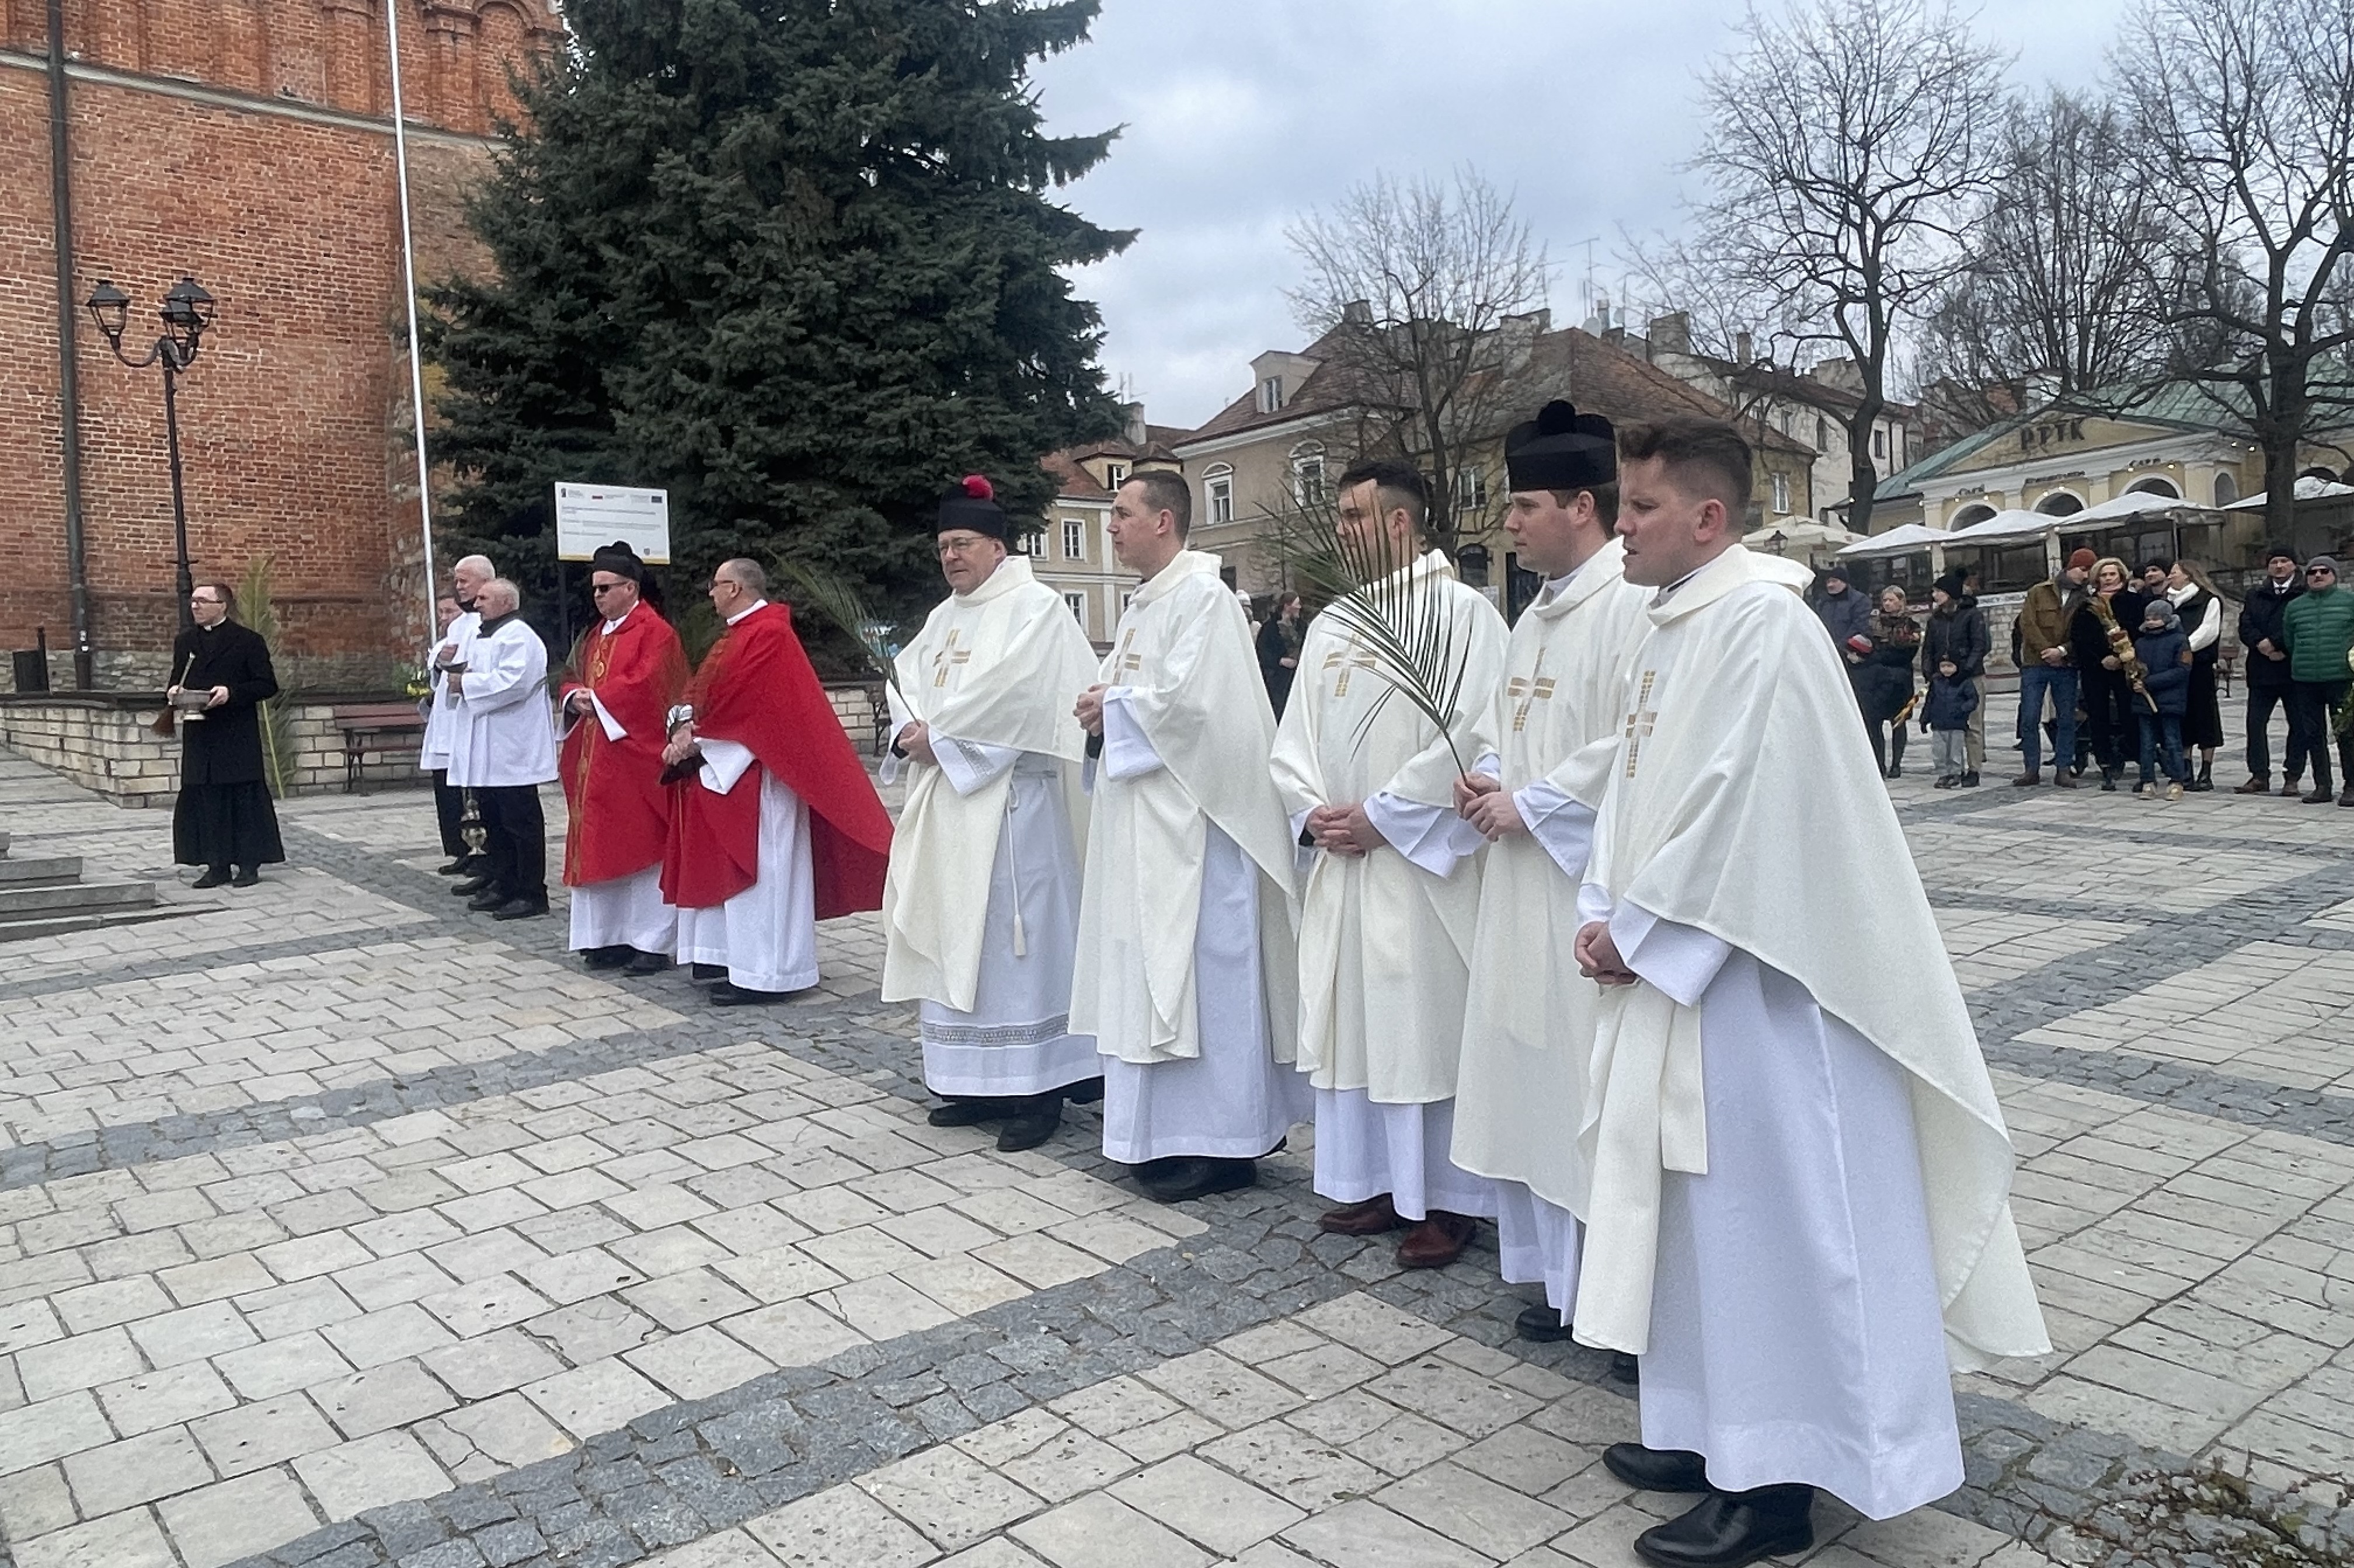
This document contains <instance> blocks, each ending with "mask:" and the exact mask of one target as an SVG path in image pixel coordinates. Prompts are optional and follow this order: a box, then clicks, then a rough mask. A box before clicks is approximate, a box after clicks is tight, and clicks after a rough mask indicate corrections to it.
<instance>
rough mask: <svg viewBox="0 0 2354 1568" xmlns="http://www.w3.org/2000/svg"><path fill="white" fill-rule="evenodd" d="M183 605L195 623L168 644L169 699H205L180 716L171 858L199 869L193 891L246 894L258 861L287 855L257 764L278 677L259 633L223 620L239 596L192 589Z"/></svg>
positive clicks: (215, 587) (224, 588)
mask: <svg viewBox="0 0 2354 1568" xmlns="http://www.w3.org/2000/svg"><path fill="white" fill-rule="evenodd" d="M188 608H189V609H190V611H191V612H192V613H193V614H194V615H195V617H196V625H194V626H192V627H190V628H189V629H188V630H186V631H183V632H181V633H180V635H179V638H178V639H177V641H175V642H174V643H173V644H172V669H173V671H174V673H175V680H174V683H173V685H172V689H171V694H172V695H177V694H179V693H181V692H184V691H186V692H203V693H207V694H209V700H208V701H207V703H206V705H205V706H204V708H203V709H202V710H201V712H200V713H196V712H192V713H186V714H183V715H181V721H180V735H181V742H180V800H179V804H178V806H177V807H176V808H175V810H173V813H172V858H173V859H174V860H175V861H177V862H179V863H181V864H182V865H201V866H203V867H204V868H205V873H204V874H203V875H202V876H199V877H198V878H196V885H197V886H198V887H218V886H219V885H221V884H223V883H225V882H226V883H230V884H231V885H234V886H238V887H250V886H252V885H254V884H255V883H257V882H259V881H260V880H261V869H260V868H261V867H262V866H263V865H264V864H265V863H270V864H274V863H278V862H281V861H283V860H284V859H285V858H286V851H285V848H284V846H282V845H281V843H280V842H279V839H278V812H277V810H275V809H274V808H273V807H272V806H271V805H270V785H269V783H268V782H267V778H268V776H267V774H265V773H264V771H263V769H262V759H261V714H260V705H261V704H263V703H265V702H267V701H269V700H270V698H271V697H274V696H276V695H277V694H278V676H277V674H276V673H275V672H274V671H272V670H271V669H270V645H269V644H268V643H266V642H264V641H262V640H261V635H260V633H259V632H257V631H254V630H251V629H249V628H248V627H243V626H239V624H238V623H237V622H236V621H234V620H230V619H229V616H230V614H231V613H232V612H234V611H235V609H237V595H236V594H234V593H233V592H231V591H230V590H229V587H228V584H227V583H202V584H199V585H198V586H197V587H196V590H195V592H193V593H192V594H190V595H189V597H188ZM231 867H235V870H236V874H235V875H234V877H232V876H231V874H230V868H231Z"/></svg>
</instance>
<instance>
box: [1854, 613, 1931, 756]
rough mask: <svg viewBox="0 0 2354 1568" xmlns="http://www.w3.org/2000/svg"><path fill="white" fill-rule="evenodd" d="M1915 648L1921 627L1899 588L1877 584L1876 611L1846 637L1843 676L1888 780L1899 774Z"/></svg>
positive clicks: (1915, 656) (1910, 692) (1910, 696)
mask: <svg viewBox="0 0 2354 1568" xmlns="http://www.w3.org/2000/svg"><path fill="white" fill-rule="evenodd" d="M1858 642H1861V643H1864V644H1865V646H1864V647H1861V648H1859V647H1857V646H1856V643H1858ZM1920 652H1921V628H1920V627H1919V625H1918V624H1916V623H1915V622H1914V620H1913V618H1912V617H1911V616H1909V615H1907V614H1905V613H1904V590H1903V588H1898V587H1896V586H1894V585H1893V584H1891V585H1890V586H1889V587H1887V588H1882V589H1881V590H1880V608H1879V609H1878V611H1877V613H1875V614H1874V615H1873V616H1872V619H1871V620H1870V621H1868V622H1866V623H1865V626H1864V630H1863V631H1862V632H1861V633H1860V634H1859V635H1858V636H1857V637H1856V638H1853V639H1851V640H1850V642H1849V645H1848V660H1849V663H1850V668H1849V670H1848V680H1849V681H1850V683H1852V684H1853V685H1854V687H1855V705H1856V706H1857V707H1858V708H1861V710H1862V711H1863V723H1864V727H1865V728H1866V729H1868V730H1870V731H1871V732H1872V757H1873V758H1876V759H1877V760H1878V762H1879V764H1880V771H1881V772H1882V773H1883V774H1885V775H1886V776H1887V777H1889V778H1891V779H1901V778H1903V776H1904V725H1903V721H1902V720H1901V719H1900V718H1899V717H1898V715H1900V714H1902V713H1903V711H1904V708H1905V705H1907V704H1909V703H1911V702H1912V700H1913V661H1914V659H1916V658H1918V657H1919V656H1920Z"/></svg>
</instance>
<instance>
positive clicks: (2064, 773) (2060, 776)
mask: <svg viewBox="0 0 2354 1568" xmlns="http://www.w3.org/2000/svg"><path fill="white" fill-rule="evenodd" d="M2052 783H2054V784H2057V785H2058V786H2059V787H2060V788H2061V789H2074V788H2075V787H2076V776H2075V775H2074V774H2073V773H2071V772H2069V771H2068V770H2067V769H2066V768H2061V769H2060V770H2059V771H2058V772H2056V773H2054V774H2052Z"/></svg>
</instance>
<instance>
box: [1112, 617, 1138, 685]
mask: <svg viewBox="0 0 2354 1568" xmlns="http://www.w3.org/2000/svg"><path fill="white" fill-rule="evenodd" d="M1135 646H1136V628H1134V627H1132V626H1131V627H1129V629H1128V635H1127V636H1125V637H1123V638H1121V639H1120V640H1119V662H1117V663H1115V664H1114V665H1113V666H1112V670H1113V672H1114V673H1117V674H1121V675H1133V674H1135V673H1137V672H1138V671H1139V670H1141V669H1143V668H1144V655H1143V654H1141V653H1131V652H1129V649H1131V648H1133V647H1135Z"/></svg>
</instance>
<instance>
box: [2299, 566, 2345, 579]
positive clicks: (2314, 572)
mask: <svg viewBox="0 0 2354 1568" xmlns="http://www.w3.org/2000/svg"><path fill="white" fill-rule="evenodd" d="M2305 575H2306V577H2336V576H2337V575H2338V574H2337V573H2336V572H2333V571H2331V570H2330V569H2329V568H2328V567H2306V568H2305Z"/></svg>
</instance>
